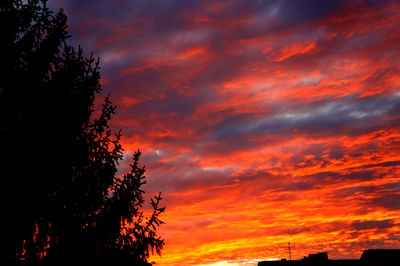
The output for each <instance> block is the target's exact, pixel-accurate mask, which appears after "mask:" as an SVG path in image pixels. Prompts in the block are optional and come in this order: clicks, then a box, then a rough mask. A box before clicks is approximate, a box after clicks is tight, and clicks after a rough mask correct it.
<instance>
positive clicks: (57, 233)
mask: <svg viewBox="0 0 400 266" xmlns="http://www.w3.org/2000/svg"><path fill="white" fill-rule="evenodd" d="M66 22H67V18H66V15H65V14H64V13H63V10H60V11H59V12H57V13H56V14H55V13H53V12H51V11H50V10H49V9H48V8H47V6H46V1H37V0H36V1H34V0H31V1H21V0H14V1H12V0H2V1H0V34H1V35H0V36H1V41H0V197H1V198H0V200H1V207H2V208H1V219H0V220H1V229H2V233H1V237H0V239H1V240H0V241H1V242H2V246H3V247H4V248H3V249H2V250H1V253H0V254H1V258H0V259H1V260H0V264H2V265H8V264H15V263H17V264H19V263H21V264H34V263H43V264H46V263H49V264H60V263H61V262H63V263H66V262H74V261H76V260H77V258H80V260H87V261H88V262H89V261H96V260H101V261H103V262H104V261H107V260H110V261H113V263H114V264H115V263H116V262H118V261H119V262H120V263H121V264H122V263H123V262H124V261H126V262H127V261H129V262H132V261H134V262H135V263H136V264H139V263H141V262H143V263H144V264H145V262H146V259H147V258H148V257H149V251H150V250H152V251H154V250H155V251H156V252H157V253H158V254H160V252H161V249H162V247H163V245H164V241H163V240H162V239H161V238H160V237H158V236H157V234H156V230H157V228H158V226H159V225H160V224H162V221H160V220H159V215H160V214H161V213H162V212H163V211H164V209H165V208H163V207H160V206H159V203H160V200H161V194H159V195H158V196H156V197H154V199H152V201H151V205H152V207H153V214H152V216H151V217H149V218H145V217H144V215H143V212H142V211H141V209H142V206H143V193H144V191H143V190H142V189H141V187H142V185H143V184H144V183H145V177H144V172H145V169H144V167H143V168H142V167H139V165H138V160H139V156H140V152H139V151H138V152H136V153H135V155H134V157H133V163H132V165H131V171H130V172H129V173H127V174H125V175H124V176H123V177H122V178H118V177H117V176H116V170H117V169H116V167H117V164H118V162H119V160H121V159H122V147H121V145H120V143H119V140H120V137H121V133H120V132H119V133H117V134H115V135H113V134H112V132H111V131H110V129H109V125H108V122H109V121H110V119H111V115H112V114H113V113H114V112H115V106H113V105H112V104H111V102H110V99H109V97H106V99H105V102H104V104H103V105H102V107H101V110H98V111H96V108H95V105H94V99H95V95H96V94H97V93H99V92H100V91H101V87H100V84H99V80H100V72H99V70H100V69H99V61H98V60H95V59H94V58H93V55H91V56H90V57H85V55H84V53H83V51H82V49H81V48H78V49H74V48H73V47H71V46H69V45H68V44H67V42H66V40H67V38H68V37H69V36H68V33H67V30H66V29H67V24H66ZM96 114H97V116H96V117H95V115H96ZM116 260H118V261H116Z"/></svg>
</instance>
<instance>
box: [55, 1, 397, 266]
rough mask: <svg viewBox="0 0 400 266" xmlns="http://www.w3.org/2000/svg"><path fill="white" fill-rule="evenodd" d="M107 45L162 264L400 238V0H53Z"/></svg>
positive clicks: (355, 250) (231, 261)
mask: <svg viewBox="0 0 400 266" xmlns="http://www.w3.org/2000/svg"><path fill="white" fill-rule="evenodd" d="M50 5H51V6H52V7H54V8H55V7H60V6H62V7H64V9H65V12H66V14H67V16H68V25H69V31H70V33H71V35H72V37H71V39H70V43H72V44H74V45H78V44H80V45H81V46H82V47H83V49H84V50H85V51H86V52H87V53H88V54H90V52H91V51H93V52H94V55H95V56H96V57H100V64H101V74H102V81H101V83H102V87H103V91H104V93H105V94H106V93H110V94H111V99H112V101H113V103H115V104H116V105H117V106H118V109H117V113H116V114H115V116H114V117H113V122H112V128H113V129H114V130H115V131H117V130H118V129H122V132H123V134H124V137H123V139H122V145H123V147H124V149H125V151H124V156H125V158H124V161H123V162H122V163H121V166H120V171H121V172H123V171H125V170H127V169H128V164H129V162H130V160H131V156H132V152H134V151H135V150H137V149H138V148H140V149H141V150H142V152H143V154H142V158H141V162H142V163H143V164H145V165H146V168H147V172H146V177H147V184H146V185H145V187H144V188H145V190H146V192H147V195H149V196H151V195H153V194H156V193H157V192H158V191H161V192H162V195H163V203H164V205H165V206H166V207H167V209H166V212H165V213H164V214H163V216H162V217H161V218H162V220H164V221H165V222H166V224H165V225H162V227H161V228H160V229H159V234H160V235H161V236H162V237H163V238H164V239H165V242H166V245H165V247H164V249H163V253H162V256H161V257H159V256H158V255H154V256H151V258H150V261H153V262H156V265H205V264H211V265H256V262H257V261H259V260H265V259H272V258H282V257H288V242H290V243H291V252H292V258H293V259H299V258H302V257H303V256H305V255H307V254H309V253H316V252H322V251H325V252H328V256H329V257H330V258H332V259H341V258H359V257H360V256H361V253H362V251H363V250H364V249H368V248H400V178H399V174H400V153H399V151H400V123H399V122H400V72H399V70H400V69H399V62H400V3H399V2H398V1H367V0H364V1H363V0H360V1H356V0H349V1H328V0H327V1H318V0H274V1H272V0H271V1H268V0H258V1H256V0H254V1H239V0H226V1H211V0H210V1H208V0H205V1H191V0H181V1H177V0H148V1H144V0H97V1H85V0H54V1H50Z"/></svg>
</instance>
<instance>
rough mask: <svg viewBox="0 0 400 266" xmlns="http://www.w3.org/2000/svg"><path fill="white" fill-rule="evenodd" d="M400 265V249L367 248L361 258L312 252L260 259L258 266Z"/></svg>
mask: <svg viewBox="0 0 400 266" xmlns="http://www.w3.org/2000/svg"><path fill="white" fill-rule="evenodd" d="M297 265H298V266H302V265H304V266H306V265H309V266H400V249H367V250H364V252H363V254H362V255H361V258H360V259H359V260H357V259H353V260H330V259H328V253H326V252H320V253H317V254H310V255H308V256H307V257H304V258H303V259H301V260H286V259H281V260H280V261H260V262H259V263H258V266H297Z"/></svg>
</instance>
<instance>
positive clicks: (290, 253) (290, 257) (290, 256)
mask: <svg viewBox="0 0 400 266" xmlns="http://www.w3.org/2000/svg"><path fill="white" fill-rule="evenodd" d="M288 246H289V260H292V252H291V251H290V242H289V243H288Z"/></svg>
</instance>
